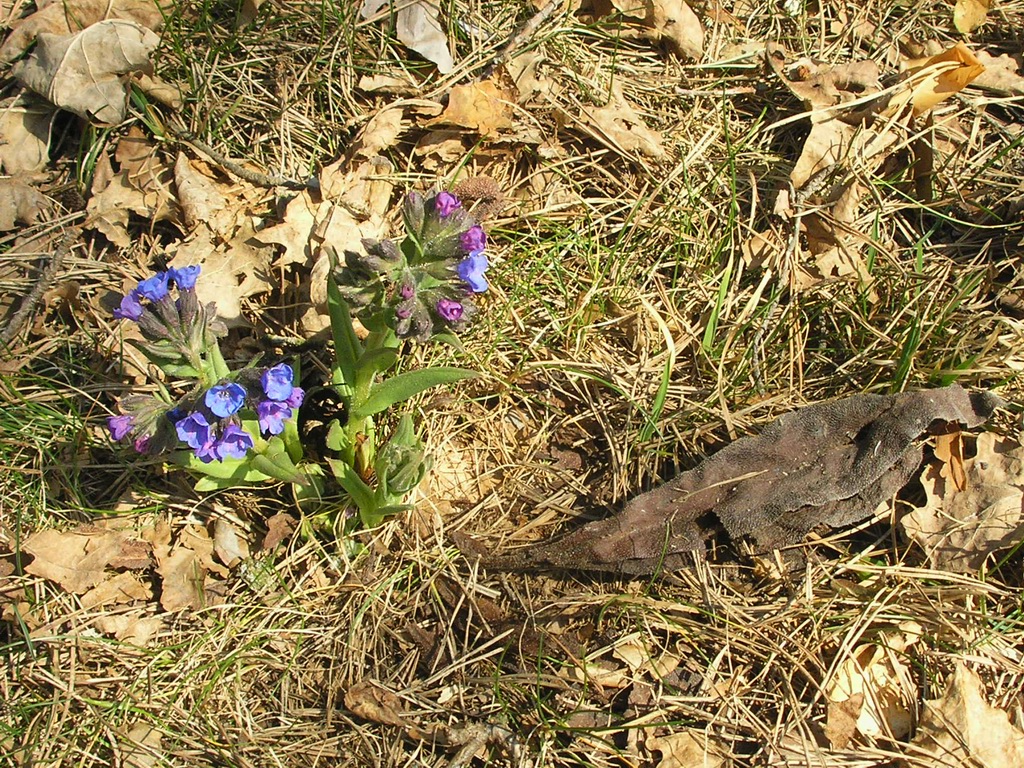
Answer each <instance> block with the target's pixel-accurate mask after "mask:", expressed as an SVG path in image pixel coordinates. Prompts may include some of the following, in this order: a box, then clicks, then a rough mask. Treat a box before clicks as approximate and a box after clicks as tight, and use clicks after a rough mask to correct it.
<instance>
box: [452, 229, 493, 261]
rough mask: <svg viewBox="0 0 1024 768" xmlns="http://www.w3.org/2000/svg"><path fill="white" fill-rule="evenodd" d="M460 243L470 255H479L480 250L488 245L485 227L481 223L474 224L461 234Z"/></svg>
mask: <svg viewBox="0 0 1024 768" xmlns="http://www.w3.org/2000/svg"><path fill="white" fill-rule="evenodd" d="M459 243H461V245H462V250H464V251H465V252H466V253H468V254H469V255H470V256H477V255H479V254H480V251H482V250H483V249H484V248H485V247H486V246H487V235H486V234H485V233H484V228H483V227H481V226H480V225H479V224H474V225H473V226H472V227H470V228H469V229H467V230H466V231H465V232H463V233H462V234H461V235H460V236H459Z"/></svg>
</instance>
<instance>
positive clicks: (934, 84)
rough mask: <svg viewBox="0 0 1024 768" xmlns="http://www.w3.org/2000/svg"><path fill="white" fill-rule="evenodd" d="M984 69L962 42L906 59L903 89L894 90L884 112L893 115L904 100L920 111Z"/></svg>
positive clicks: (960, 88)
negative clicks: (932, 53) (937, 51)
mask: <svg viewBox="0 0 1024 768" xmlns="http://www.w3.org/2000/svg"><path fill="white" fill-rule="evenodd" d="M984 71H985V67H984V65H983V64H982V63H981V62H980V61H979V60H978V57H977V56H975V55H974V54H973V53H972V52H971V50H970V49H969V48H968V47H967V46H966V45H964V44H963V43H957V44H956V45H954V46H953V47H952V48H949V49H948V50H945V51H943V52H942V53H939V54H937V55H935V56H930V57H928V58H927V59H923V60H919V61H910V62H907V69H906V71H905V72H904V73H903V76H904V79H903V85H904V87H903V90H901V91H899V92H897V93H895V94H894V95H893V96H892V98H891V99H890V100H889V104H888V106H887V107H886V109H885V110H884V112H883V113H882V114H883V115H895V114H896V113H898V112H899V111H900V110H902V109H903V108H904V107H905V106H906V105H907V104H910V105H911V107H912V109H913V114H914V115H915V116H916V115H921V114H923V113H924V112H927V111H928V110H929V109H931V108H932V107H934V106H935V105H937V104H940V103H942V102H943V101H945V100H946V99H948V98H950V97H951V96H953V95H955V94H957V93H959V92H960V91H962V90H963V89H964V88H966V87H967V86H968V85H970V84H971V83H972V82H973V81H974V80H975V79H976V78H978V77H979V76H981V74H982V73H983V72H984Z"/></svg>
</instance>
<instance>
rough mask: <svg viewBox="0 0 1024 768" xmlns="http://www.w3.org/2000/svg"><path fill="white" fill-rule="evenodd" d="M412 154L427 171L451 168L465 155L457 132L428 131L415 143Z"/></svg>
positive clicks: (460, 137)
mask: <svg viewBox="0 0 1024 768" xmlns="http://www.w3.org/2000/svg"><path fill="white" fill-rule="evenodd" d="M413 154H414V155H415V156H416V157H417V158H420V163H421V164H422V165H423V168H424V169H425V170H428V171H434V170H438V169H448V168H451V167H452V166H453V165H454V164H455V163H457V162H458V161H459V160H461V159H462V158H463V157H464V156H465V154H466V148H465V146H463V144H462V134H461V133H460V132H459V131H428V132H427V133H425V134H424V135H423V137H422V138H421V139H420V140H419V142H417V144H416V148H415V149H413Z"/></svg>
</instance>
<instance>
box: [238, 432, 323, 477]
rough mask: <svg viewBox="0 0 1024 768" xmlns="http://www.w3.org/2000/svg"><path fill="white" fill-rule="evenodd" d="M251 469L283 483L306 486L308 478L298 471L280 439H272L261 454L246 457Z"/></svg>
mask: <svg viewBox="0 0 1024 768" xmlns="http://www.w3.org/2000/svg"><path fill="white" fill-rule="evenodd" d="M248 459H249V461H251V462H252V466H253V468H255V469H257V470H259V471H260V472H263V473H265V474H267V475H269V476H270V477H273V478H276V479H277V480H281V481H283V482H285V483H293V484H296V485H308V484H309V482H310V481H309V478H308V477H306V475H305V473H304V472H302V471H301V470H299V468H298V467H296V466H295V464H294V462H292V459H291V456H289V455H288V449H287V447H286V446H285V444H284V441H283V440H282V439H281V438H280V437H272V438H270V440H268V441H267V447H266V448H265V449H264V450H263V452H262V453H254V454H251V455H250V456H249V457H248Z"/></svg>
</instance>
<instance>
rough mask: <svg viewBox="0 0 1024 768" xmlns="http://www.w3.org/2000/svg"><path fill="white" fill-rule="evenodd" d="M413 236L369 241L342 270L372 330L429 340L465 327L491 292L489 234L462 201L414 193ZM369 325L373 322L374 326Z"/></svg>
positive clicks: (408, 210) (408, 212) (346, 293)
mask: <svg viewBox="0 0 1024 768" xmlns="http://www.w3.org/2000/svg"><path fill="white" fill-rule="evenodd" d="M403 218H404V220H405V227H406V237H405V239H404V240H403V241H402V243H401V245H396V244H395V243H394V242H393V241H391V240H379V241H378V240H369V239H367V240H363V249H364V250H363V251H362V252H356V251H346V252H345V265H344V268H343V269H341V270H339V272H338V283H339V287H340V290H341V295H342V297H343V298H344V299H345V300H346V301H347V302H348V303H349V305H350V306H351V307H352V308H353V311H354V313H355V314H356V316H357V317H358V318H359V319H360V320H361V321H362V322H363V325H366V327H367V328H370V329H371V330H374V329H377V330H380V329H381V327H382V326H387V327H389V328H391V329H392V330H393V331H394V333H395V335H396V336H397V337H398V338H399V339H415V340H417V341H428V340H429V339H431V338H434V337H437V336H442V335H447V334H450V333H451V332H452V331H458V330H460V329H462V328H463V327H465V326H466V325H467V324H468V323H469V322H470V321H471V320H472V319H473V316H474V315H475V314H476V303H475V301H474V296H475V295H476V294H479V293H483V292H484V291H486V290H487V276H486V274H485V273H486V272H487V269H488V266H489V264H488V261H487V255H486V253H485V252H484V249H485V248H486V246H487V235H486V234H485V233H484V230H483V227H481V226H480V225H479V224H477V223H476V221H475V220H474V218H473V216H472V214H471V213H470V212H469V211H468V210H466V208H465V207H464V206H463V204H462V201H460V200H459V199H458V198H457V197H456V196H455V195H453V194H451V193H450V192H438V193H437V194H436V195H434V196H433V197H431V198H429V199H424V198H423V197H422V196H421V195H418V194H416V193H411V194H410V195H408V197H407V198H406V200H405V206H404V209H403ZM368 323H369V324H368Z"/></svg>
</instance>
